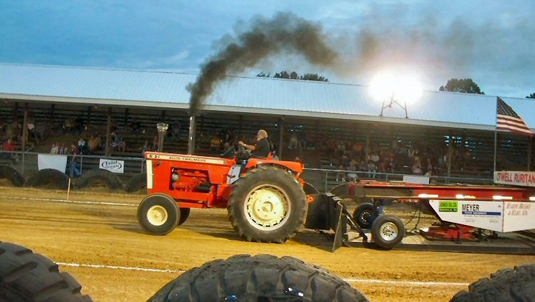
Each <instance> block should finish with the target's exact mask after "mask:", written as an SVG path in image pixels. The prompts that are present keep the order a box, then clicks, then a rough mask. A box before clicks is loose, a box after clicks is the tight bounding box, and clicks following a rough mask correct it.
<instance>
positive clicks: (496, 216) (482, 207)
mask: <svg viewBox="0 0 535 302" xmlns="http://www.w3.org/2000/svg"><path fill="white" fill-rule="evenodd" d="M429 204H430V205H431V207H432V208H433V210H435V212H436V213H437V215H438V216H439V217H440V219H442V220H444V221H448V222H453V223H458V224H463V225H468V226H473V227H477V228H482V229H486V230H491V231H497V232H501V231H502V227H503V202H501V201H500V202H497V201H474V200H471V201H466V200H430V201H429Z"/></svg>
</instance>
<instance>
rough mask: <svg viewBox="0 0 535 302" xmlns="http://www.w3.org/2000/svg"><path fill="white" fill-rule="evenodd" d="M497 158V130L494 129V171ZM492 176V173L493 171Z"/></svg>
mask: <svg viewBox="0 0 535 302" xmlns="http://www.w3.org/2000/svg"><path fill="white" fill-rule="evenodd" d="M497 159H498V130H495V131H494V172H496V161H497ZM493 176H494V173H493Z"/></svg>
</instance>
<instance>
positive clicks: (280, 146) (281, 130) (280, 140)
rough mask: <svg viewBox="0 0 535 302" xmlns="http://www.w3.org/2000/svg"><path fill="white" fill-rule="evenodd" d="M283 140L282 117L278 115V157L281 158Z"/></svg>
mask: <svg viewBox="0 0 535 302" xmlns="http://www.w3.org/2000/svg"><path fill="white" fill-rule="evenodd" d="M283 141H284V117H279V159H280V160H282V150H283V149H284V148H283V147H282V142H283Z"/></svg>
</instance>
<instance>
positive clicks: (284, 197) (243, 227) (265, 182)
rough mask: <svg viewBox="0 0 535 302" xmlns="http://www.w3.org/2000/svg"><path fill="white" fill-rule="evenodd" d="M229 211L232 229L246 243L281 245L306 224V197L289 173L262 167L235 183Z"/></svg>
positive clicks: (270, 167)
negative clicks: (256, 242) (257, 242)
mask: <svg viewBox="0 0 535 302" xmlns="http://www.w3.org/2000/svg"><path fill="white" fill-rule="evenodd" d="M227 209H228V213H229V220H230V222H231V224H232V226H233V227H234V229H235V230H236V231H237V232H238V233H239V234H240V236H242V237H243V238H245V239H246V240H247V241H260V242H277V243H282V242H285V241H286V240H288V239H289V238H291V237H293V236H294V235H295V234H296V233H297V232H298V230H299V228H300V227H301V226H302V225H303V223H304V221H305V217H306V211H307V203H306V195H305V192H304V191H303V188H302V186H301V184H300V183H299V182H298V181H297V179H296V178H295V177H294V176H293V175H291V174H290V173H288V172H287V171H285V170H283V169H280V168H277V167H273V166H261V167H258V168H254V169H252V170H251V171H249V172H247V173H246V174H245V175H243V176H242V177H241V178H240V179H239V180H238V181H236V182H235V183H234V185H233V187H232V193H231V195H230V198H229V202H228V206H227Z"/></svg>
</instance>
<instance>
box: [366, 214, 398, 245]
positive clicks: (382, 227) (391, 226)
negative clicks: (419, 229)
mask: <svg viewBox="0 0 535 302" xmlns="http://www.w3.org/2000/svg"><path fill="white" fill-rule="evenodd" d="M404 235H405V227H404V226H403V222H401V220H400V219H399V218H397V217H396V216H393V215H382V216H379V217H377V219H375V221H374V222H373V224H372V237H373V242H374V243H375V245H377V246H378V247H380V248H383V249H387V250H390V249H392V248H394V247H395V246H396V245H398V244H399V243H400V242H401V240H402V239H403V236H404Z"/></svg>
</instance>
